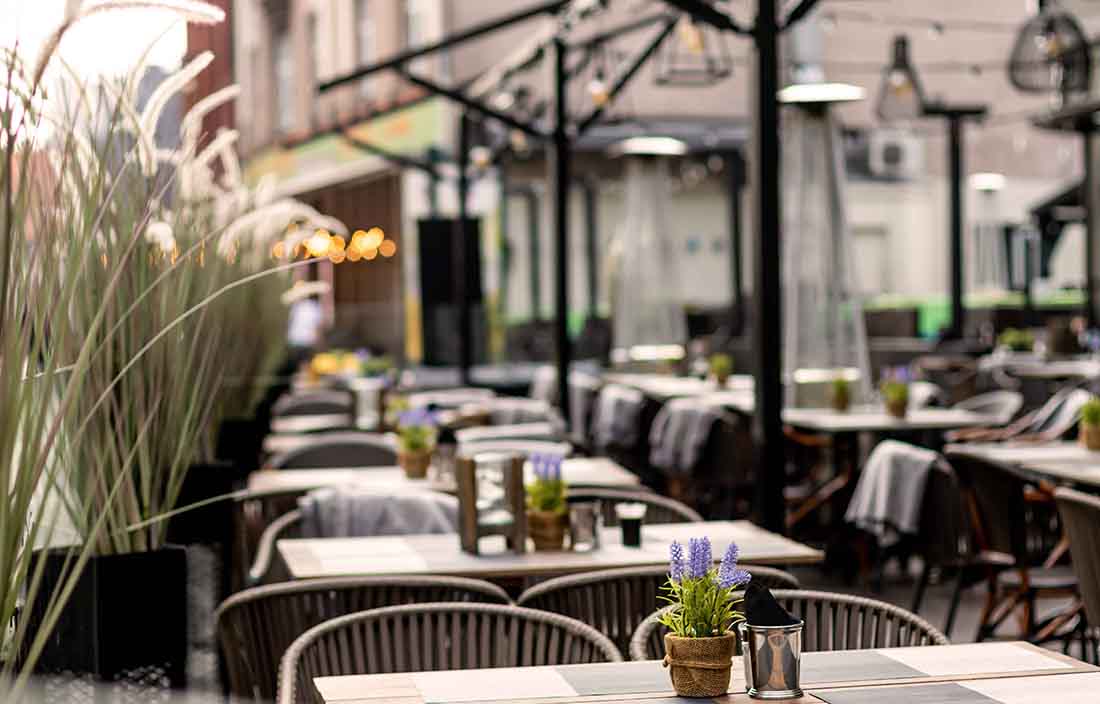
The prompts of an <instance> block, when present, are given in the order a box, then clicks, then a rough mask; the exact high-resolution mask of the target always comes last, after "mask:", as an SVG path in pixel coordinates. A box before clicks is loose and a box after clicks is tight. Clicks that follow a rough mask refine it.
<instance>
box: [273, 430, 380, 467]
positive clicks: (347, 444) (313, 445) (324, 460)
mask: <svg viewBox="0 0 1100 704" xmlns="http://www.w3.org/2000/svg"><path fill="white" fill-rule="evenodd" d="M396 464H397V450H396V449H395V448H394V447H393V445H391V444H390V443H389V442H388V441H387V440H386V439H385V438H383V437H380V436H378V435H375V434H371V433H357V432H345V433H326V434H325V436H324V437H323V438H320V439H318V440H316V441H313V442H309V443H307V444H304V445H301V446H300V447H296V448H295V449H293V450H291V451H289V452H285V453H283V454H281V455H278V456H276V457H273V458H272V459H270V460H268V462H267V466H268V467H271V468H273V469H321V468H330V467H393V466H395V465H396Z"/></svg>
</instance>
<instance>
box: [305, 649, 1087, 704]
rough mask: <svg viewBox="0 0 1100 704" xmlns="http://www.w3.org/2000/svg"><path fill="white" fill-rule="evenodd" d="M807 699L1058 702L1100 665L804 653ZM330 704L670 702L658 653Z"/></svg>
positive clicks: (737, 690)
mask: <svg viewBox="0 0 1100 704" xmlns="http://www.w3.org/2000/svg"><path fill="white" fill-rule="evenodd" d="M801 669H802V673H801V685H802V688H803V689H804V690H805V692H806V694H805V696H804V697H803V698H802V699H799V700H797V701H798V702H803V703H805V704H820V703H821V702H827V703H828V704H882V703H885V702H889V704H998V703H999V704H1032V703H1036V702H1059V704H1085V703H1086V702H1089V703H1092V702H1095V701H1097V700H1098V698H1100V695H1098V694H1097V692H1098V691H1100V671H1098V670H1097V668H1095V667H1093V666H1092V665H1088V664H1086V663H1083V662H1079V661H1077V660H1073V659H1072V658H1069V657H1067V656H1064V655H1062V654H1060V653H1055V652H1052V651H1049V650H1042V649H1040V648H1037V647H1035V646H1033V645H1029V644H1027V643H979V644H967V645H942V646H927V647H922V648H887V649H881V650H861V651H834V652H814V653H805V654H803V656H802V668H801ZM732 674H733V676H732V678H731V681H730V692H731V694H728V695H726V696H724V697H719V698H718V699H714V700H711V699H707V700H699V701H707V702H710V701H716V702H736V703H737V704H748V703H749V702H754V701H756V700H753V699H749V697H748V695H747V694H745V672H744V667H743V665H742V663H741V659H740V658H739V657H735V658H734V659H733V671H732ZM313 685H314V686H315V687H316V689H317V691H318V693H320V695H321V697H322V699H323V700H324V701H325V702H326V704H380V703H381V702H399V703H400V704H457V703H458V702H511V703H512V704H519V703H521V702H522V703H523V704H591V703H595V702H603V703H607V704H611V703H615V704H619V703H625V702H650V703H651V704H657V703H660V704H672V703H673V702H681V701H685V702H686V701H688V700H682V699H677V698H675V695H674V694H673V692H672V687H671V684H670V682H669V675H668V670H666V669H664V668H663V667H662V665H661V663H660V662H659V661H649V662H624V663H605V664H596V665H564V666H557V667H523V668H498V669H485V670H455V671H437V672H417V673H408V674H392V675H350V676H343V677H318V678H316V679H315V680H314V681H313Z"/></svg>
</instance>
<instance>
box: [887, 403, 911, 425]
mask: <svg viewBox="0 0 1100 704" xmlns="http://www.w3.org/2000/svg"><path fill="white" fill-rule="evenodd" d="M885 405H886V412H887V413H889V414H890V415H892V416H894V417H895V418H897V419H898V420H901V419H903V418H905V412H906V411H907V410H908V409H909V401H908V399H906V400H905V401H886V403H885Z"/></svg>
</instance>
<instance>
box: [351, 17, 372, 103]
mask: <svg viewBox="0 0 1100 704" xmlns="http://www.w3.org/2000/svg"><path fill="white" fill-rule="evenodd" d="M373 52H374V21H373V20H372V19H371V16H370V0H356V3H355V58H356V62H357V64H358V65H359V66H366V65H367V64H369V63H370V62H371V58H372V56H373ZM370 87H371V80H370V79H369V78H364V79H363V80H362V81H360V83H359V92H360V94H362V95H364V96H367V95H370V92H371V91H370Z"/></svg>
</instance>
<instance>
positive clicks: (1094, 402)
mask: <svg viewBox="0 0 1100 704" xmlns="http://www.w3.org/2000/svg"><path fill="white" fill-rule="evenodd" d="M1077 437H1078V439H1079V440H1080V441H1081V444H1082V445H1084V446H1085V448H1086V449H1087V450H1089V451H1090V452H1095V451H1097V450H1100V398H1098V397H1096V396H1093V397H1092V398H1090V399H1089V400H1088V401H1086V402H1085V404H1084V405H1083V406H1081V421H1080V423H1079V424H1078V431H1077Z"/></svg>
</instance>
